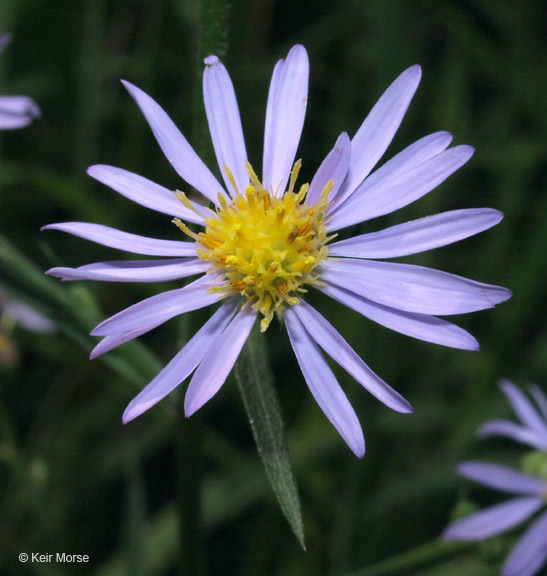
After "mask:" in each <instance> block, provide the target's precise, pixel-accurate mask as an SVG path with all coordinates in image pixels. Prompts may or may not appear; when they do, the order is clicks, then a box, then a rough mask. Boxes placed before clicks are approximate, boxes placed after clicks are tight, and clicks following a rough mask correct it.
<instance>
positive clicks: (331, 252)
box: [46, 46, 511, 457]
mask: <svg viewBox="0 0 547 576" xmlns="http://www.w3.org/2000/svg"><path fill="white" fill-rule="evenodd" d="M205 65H206V66H205V72H204V76H203V90H204V100H205V109H206V113H207V119H208V122H209V129H210V132H211V137H212V140H213V145H214V149H215V152H216V157H217V161H218V165H219V168H220V173H221V174H222V178H223V180H224V186H222V185H221V184H220V183H219V181H218V180H217V178H216V177H215V176H214V175H213V174H212V172H211V171H210V170H209V169H208V168H207V167H206V166H205V165H204V163H203V162H202V161H201V160H200V158H199V157H198V156H197V154H196V153H195V152H194V150H193V149H192V148H191V146H190V144H189V143H188V142H187V141H186V139H185V138H184V136H183V135H182V134H181V133H180V132H179V130H178V129H177V128H176V126H175V125H174V124H173V122H172V121H171V120H170V118H169V117H168V116H167V114H166V113H165V112H164V111H163V109H162V108H161V107H160V106H159V105H158V104H157V103H156V102H155V101H154V100H152V98H150V96H148V95H146V94H145V93H144V92H143V91H142V90H140V89H139V88H137V87H136V86H133V85H132V84H130V83H129V82H124V85H125V87H126V88H127V90H128V91H129V93H130V94H131V96H132V97H133V98H134V100H135V101H136V103H137V105H138V106H139V107H140V109H141V111H142V113H143V114H144V116H145V118H146V120H147V121H148V123H149V125H150V127H151V129H152V131H153V133H154V135H155V137H156V139H157V141H158V143H159V145H160V147H161V148H162V150H163V152H164V154H165V156H166V157H167V159H168V160H169V161H170V162H171V164H172V165H173V167H174V168H175V170H176V171H177V172H178V174H179V175H180V176H181V177H182V178H183V179H184V180H185V181H186V183H187V184H188V185H190V186H192V187H193V188H195V189H196V190H198V191H199V192H200V193H201V194H202V195H203V196H204V198H205V200H207V201H209V202H211V203H212V205H213V207H212V208H209V207H204V206H201V205H199V204H197V203H195V202H194V201H191V200H189V199H188V198H187V197H186V195H185V194H183V193H182V192H178V191H177V192H175V193H173V192H171V191H170V190H167V189H165V188H163V187H162V186H160V185H158V184H155V183H153V182H150V181H149V180H147V179H145V178H143V177H142V176H137V175H136V174H132V173H130V172H127V171H125V170H122V169H121V168H115V167H112V166H104V165H99V166H92V167H91V168H89V171H88V172H89V174H90V175H91V176H92V177H93V178H95V179H97V180H99V181H100V182H102V183H103V184H106V185H107V186H110V187H111V188H113V189H114V190H115V191H116V192H118V193H120V194H122V195H124V196H126V197H127V198H129V199H131V200H133V201H135V202H137V203H139V204H141V205H143V206H145V207H147V208H152V209H154V210H157V211H159V212H163V213H166V214H169V215H171V216H174V217H175V220H174V222H175V224H176V225H177V226H178V228H179V229H180V230H181V231H182V232H184V233H185V235H186V236H187V237H188V238H189V239H190V240H192V242H184V241H181V240H169V241H166V240H158V239H153V238H144V237H141V236H136V235H134V234H130V233H127V232H121V231H118V230H113V229H111V228H108V227H106V226H101V225H98V224H90V223H82V222H68V223H63V224H53V225H49V226H46V228H49V229H56V230H62V231H64V232H68V233H70V234H74V235H76V236H80V237H82V238H85V239H87V240H91V241H94V242H98V243H100V244H104V245H106V246H110V247H114V248H118V249H121V250H126V251H129V252H134V253H138V254H143V255H148V256H163V257H164V259H161V260H141V261H137V262H134V261H131V262H126V261H122V262H100V263H96V264H89V265H87V266H82V267H80V268H76V269H72V268H53V269H52V270H50V271H49V274H52V275H54V276H57V277H60V278H62V279H64V280H84V279H86V280H105V281H114V282H129V281H140V282H155V281H164V280H175V279H180V278H184V277H186V276H192V275H196V274H202V276H201V277H200V278H199V279H198V280H195V281H193V282H191V283H190V284H188V285H186V286H184V287H182V288H177V289H175V290H172V291H169V292H164V293H162V294H159V295H157V296H153V297H151V298H148V299H146V300H144V301H142V302H139V303H137V304H135V305H133V306H131V307H129V308H127V309H126V310H123V311H122V312H119V313H118V314H116V315H115V316H113V317H111V318H109V319H108V320H105V321H104V322H102V323H101V324H99V325H98V326H97V327H96V328H95V330H94V331H93V332H92V334H94V335H96V336H102V337H103V340H102V341H101V342H100V343H99V344H98V346H97V347H96V348H95V350H94V351H93V352H92V357H95V356H97V355H99V354H102V353H103V352H106V351H107V350H111V349H112V348H114V347H116V346H119V345H120V344H122V343H123V342H126V341H128V340H131V339H132V338H135V337H137V336H140V335H141V334H144V333H145V332H147V331H148V330H151V329H152V328H155V327H156V326H159V325H160V324H162V323H163V322H165V321H166V320H168V319H170V318H172V317H173V316H176V315H178V314H183V313H185V312H188V311H190V310H196V309H198V308H202V307H204V306H211V305H213V304H217V303H218V302H219V300H220V301H222V303H221V305H220V307H219V308H218V310H216V312H215V313H214V314H213V315H212V316H211V318H210V319H209V321H208V322H206V323H205V324H204V326H203V327H202V328H201V329H200V330H199V331H198V332H197V333H196V334H195V335H194V336H193V338H192V339H191V340H190V341H189V342H188V343H187V344H186V346H185V347H184V348H183V349H182V350H181V351H180V352H179V353H178V354H177V355H176V356H175V357H174V358H173V359H172V360H171V362H170V363H169V364H168V365H167V366H166V367H165V368H164V369H163V370H162V371H161V372H160V373H159V374H158V375H157V377H156V378H154V380H153V381H152V382H150V384H149V385H148V386H147V387H146V388H145V389H144V390H143V391H142V392H141V393H140V394H138V395H137V397H136V398H135V399H134V400H133V401H132V402H131V403H130V404H129V406H128V407H127V409H126V411H125V413H124V417H123V419H124V422H128V421H129V420H131V419H133V418H135V417H136V416H138V415H140V414H142V413H143V412H144V411H145V410H148V409H149V408H150V407H151V406H153V405H154V404H156V403H157V402H158V401H160V400H161V399H162V398H163V397H165V396H166V395H167V394H168V393H169V392H171V390H173V389H174V388H175V387H176V386H178V385H179V384H180V383H181V382H182V381H183V380H184V379H185V378H186V377H187V376H190V374H192V373H193V377H192V379H191V381H190V384H189V386H188V389H187V392H186V397H185V413H186V415H187V416H190V415H191V414H192V413H194V412H195V411H196V410H198V409H199V408H200V407H201V406H203V404H205V403H206V402H207V401H208V400H209V399H210V398H212V397H213V396H214V395H215V394H216V393H217V392H218V390H219V389H220V387H221V386H222V384H223V383H224V381H225V380H226V377H227V376H228V374H229V372H230V371H231V369H232V367H233V365H234V363H235V361H236V359H237V357H238V355H239V353H240V351H241V349H242V347H243V344H244V343H245V340H246V339H247V336H248V335H249V333H250V331H251V328H252V326H253V324H254V323H255V320H256V318H257V316H260V317H261V320H260V327H261V330H262V331H264V330H266V329H267V328H268V326H269V324H270V322H271V320H272V318H273V317H274V315H277V316H278V317H280V318H281V319H282V320H283V322H284V324H285V326H286V328H287V331H288V334H289V338H290V341H291V344H292V347H293V349H294V352H295V354H296V357H297V360H298V363H299V365H300V368H301V370H302V373H303V375H304V379H305V380H306V383H307V384H308V386H309V388H310V390H311V392H312V394H313V396H314V397H315V399H316V400H317V402H318V404H319V405H320V407H321V408H322V410H323V411H324V412H325V414H326V416H327V417H328V419H329V420H330V421H331V422H332V423H333V425H334V426H335V427H336V429H337V430H338V431H339V433H340V434H341V435H342V437H343V438H344V440H345V441H346V442H347V444H348V445H349V446H350V448H351V449H352V450H353V452H354V453H355V454H356V455H357V456H359V457H362V456H363V454H364V452H365V441H364V437H363V432H362V430H361V426H360V424H359V420H358V418H357V416H356V414H355V412H354V410H353V408H352V406H351V405H350V403H349V401H348V399H347V397H346V395H345V393H344V392H343V390H342V388H341V387H340V385H339V384H338V382H337V380H336V378H335V376H334V374H333V372H332V370H331V369H330V368H329V365H328V363H327V361H326V359H325V357H324V355H323V353H326V354H327V355H328V356H330V357H331V358H332V359H333V360H334V361H336V362H337V363H338V364H340V365H341V366H342V367H343V368H344V369H345V370H346V371H347V372H348V373H349V374H351V375H352V376H353V377H354V378H355V379H356V380H357V381H358V382H359V383H360V384H362V385H363V386H364V387H365V388H366V389H367V390H368V391H369V392H370V393H372V394H373V395H374V396H376V397H377V398H378V399H379V400H380V401H381V402H383V403H384V404H386V405H387V406H389V407H390V408H392V409H394V410H397V411H399V412H411V411H412V408H411V406H410V404H409V403H408V402H407V401H406V400H405V399H404V398H402V397H401V396H400V395H399V394H398V393H397V392H396V391H395V390H393V389H392V388H391V387H390V386H388V384H386V383H385V382H384V381H383V380H382V379H381V378H379V377H378V376H377V375H376V374H375V373H374V372H373V371H372V370H371V369H370V368H369V367H368V366H367V365H366V364H365V363H364V362H363V360H361V358H360V357H359V356H358V355H357V354H356V353H355V351H354V350H353V349H352V348H351V347H350V345H349V344H348V343H347V342H346V340H344V338H343V337H342V336H341V335H340V334H339V333H338V331H337V330H336V329H335V328H334V327H333V326H332V325H331V324H330V323H329V322H328V321H327V320H326V319H325V318H324V317H323V316H322V315H321V314H320V313H319V312H318V311H317V310H315V309H314V308H313V307H312V306H310V304H308V303H307V302H305V300H304V298H303V297H304V295H305V293H306V292H307V290H308V289H310V288H315V289H317V290H320V291H322V292H324V293H325V294H327V295H329V296H331V297H332V298H334V299H335V300H338V301H339V302H341V303H342V304H344V305H346V306H348V307H350V308H352V309H354V310H356V311H358V312H359V313H360V314H362V315H364V316H366V317H368V318H370V319H372V320H374V321H375V322H378V323H379V324H382V325H384V326H387V327H388V328H391V329H393V330H396V331H398V332H402V333H404V334H407V335H409V336H413V337H415V338H419V339H421V340H426V341H428V342H435V343H437V344H442V345H444V346H452V347H455V348H464V349H469V350H474V349H477V348H478V344H477V341H476V340H475V339H474V338H473V337H472V336H471V335H470V334H468V333H467V332H466V331H464V330H462V329H461V328H459V327H457V326H455V325H453V324H451V323H449V322H447V321H446V320H441V319H439V318H437V317H436V315H437V314H439V315H450V314H461V313H465V312H472V311H475V310H482V309H484V308H491V307H493V306H494V305H495V304H498V303H499V302H502V301H504V300H507V299H508V298H509V297H510V295H511V293H510V292H509V291H508V290H506V289H505V288H500V287H497V286H490V285H487V284H481V283H479V282H475V281H472V280H468V279H466V278H462V277H459V276H454V275H451V274H447V273H446V272H440V271H437V270H431V269H429V268H424V267H422V266H415V265H410V264H395V263H390V262H380V261H377V259H379V258H393V257H398V256H403V255H406V254H414V253H418V252H422V251H424V250H429V249H431V248H436V247H439V246H443V245H446V244H450V243H452V242H456V241H458V240H461V239H463V238H467V237H468V236H471V235H473V234H476V233H478V232H481V231H483V230H486V229H487V228H490V227H491V226H494V225H495V224H497V223H498V222H499V221H500V220H501V218H502V215H501V214H500V212H498V211H496V210H492V209H488V208H483V209H472V210H456V211H452V212H445V213H443V214H438V215H436V216H431V217H429V218H424V219H421V220H415V221H412V222H407V223H405V224H400V225H398V226H394V227H391V228H388V229H386V230H383V231H381V232H373V233H369V234H363V235H360V236H356V237H354V238H351V239H349V240H341V241H337V242H333V241H332V240H333V239H334V237H335V236H336V232H337V231H338V230H341V229H343V228H346V227H348V226H351V225H353V224H357V223H361V222H365V221H367V220H369V219H371V218H374V217H375V216H380V215H383V214H388V213H390V212H392V211H394V210H396V209H398V208H401V207H403V206H406V205H407V204H410V203H411V202H413V201H414V200H416V199H418V198H420V197H421V196H423V195H424V194H427V193H428V192H430V191H431V190H432V189H433V188H435V187H436V186H438V185H439V184H440V183H441V182H442V181H443V180H445V179H446V178H447V177H448V176H450V174H452V173H453V172H454V171H456V170H457V169H458V168H459V167H460V166H462V165H463V164H465V162H467V160H469V158H470V157H471V155H472V153H473V149H472V148H471V147H469V146H456V147H454V148H450V149H447V147H448V145H449V144H450V141H451V139H452V137H451V135H450V134H448V133H446V132H438V133H435V134H431V135H429V136H426V137H425V138H422V139H421V140H419V141H418V142H415V143H414V144H412V145H411V146H409V147H408V148H406V149H405V150H403V151H402V152H401V153H399V154H397V155H396V156H395V157H394V158H392V159H391V160H390V161H389V162H387V163H386V164H384V165H383V166H382V167H381V168H379V169H378V170H376V171H375V172H373V173H372V174H371V171H372V169H373V168H374V166H375V164H376V163H377V161H378V160H379V159H380V157H381V156H382V155H383V154H384V152H385V150H386V149H387V147H388V145H389V143H390V142H391V140H392V138H393V136H394V134H395V132H396V131H397V129H398V127H399V125H400V123H401V121H402V119H403V116H404V114H405V112H406V109H407V107H408V105H409V103H410V100H411V99H412V97H413V95H414V92H415V91H416V89H417V87H418V83H419V81H420V77H421V69H420V67H419V66H412V67H411V68H409V69H408V70H406V71H405V72H403V73H402V74H401V75H400V76H399V77H398V78H397V79H396V80H395V82H394V83H393V84H392V85H391V86H390V87H389V88H388V89H387V91H386V92H385V93H384V95H383V96H382V97H381V98H380V100H379V101H378V103H377V104H376V105H375V106H374V108H373V109H372V111H371V112H370V114H369V115H368V117H367V118H366V119H365V121H364V122H363V124H362V126H361V127H360V128H359V130H358V131H357V134H356V135H355V136H354V137H353V139H351V140H350V138H349V137H348V135H347V134H346V133H342V134H341V135H340V137H339V138H338V140H337V142H336V143H335V146H334V148H333V149H332V150H331V151H330V153H329V154H328V155H327V156H326V158H325V160H324V161H323V163H322V164H321V165H320V166H319V168H318V170H317V172H316V173H315V176H314V177H313V179H312V181H311V183H310V184H309V185H308V184H304V185H302V186H300V187H297V185H296V181H297V177H298V172H299V169H300V165H301V162H300V160H298V161H297V162H296V163H295V162H294V161H295V155H296V150H297V147H298V144H299V140H300V136H301V132H302V127H303V124H304V116H305V111H306V103H307V93H308V72H309V65H308V57H307V53H306V50H305V49H304V48H303V47H302V46H295V47H294V48H292V50H291V51H290V52H289V54H288V56H287V58H286V59H285V60H281V61H279V62H278V63H277V65H276V66H275V69H274V72H273V76H272V80H271V84H270V90H269V95H268V103H267V108H266V126H265V134H264V156H263V165H262V180H260V179H259V178H258V176H257V175H256V174H255V172H254V170H253V168H252V167H251V166H250V164H249V163H248V160H247V153H246V149H245V142H244V138H243V131H242V127H241V120H240V116H239V110H238V105H237V101H236V96H235V92H234V88H233V86H232V83H231V80H230V77H229V76H228V73H227V71H226V69H225V68H224V66H223V65H222V64H221V62H220V61H219V59H218V58H217V57H216V56H209V57H208V58H206V60H205ZM186 222H191V223H194V224H197V225H198V226H200V227H201V231H200V232H197V233H196V232H193V231H191V230H190V229H189V228H188V226H187V225H186Z"/></svg>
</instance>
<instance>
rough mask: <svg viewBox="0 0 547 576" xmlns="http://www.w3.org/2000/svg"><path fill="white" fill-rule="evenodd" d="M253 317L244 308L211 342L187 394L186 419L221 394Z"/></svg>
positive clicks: (251, 311)
mask: <svg viewBox="0 0 547 576" xmlns="http://www.w3.org/2000/svg"><path fill="white" fill-rule="evenodd" d="M256 316H257V311H256V310H253V308H251V307H250V306H248V307H247V308H244V309H243V310H241V311H240V312H239V313H238V314H237V315H236V316H235V317H234V319H233V320H232V321H231V322H230V324H229V325H228V327H227V328H226V329H225V330H224V331H223V332H222V334H220V336H217V337H216V339H215V340H213V341H212V342H211V345H210V348H209V350H208V351H207V353H206V354H205V356H204V358H203V360H202V361H201V362H200V364H199V366H198V369H197V370H196V372H195V373H194V376H193V377H192V380H191V381H190V384H189V385H188V390H187V391H186V396H185V398H184V413H185V415H186V416H187V417H188V416H191V415H192V414H193V413H194V412H195V411H196V410H199V408H201V407H202V406H203V405H204V404H205V403H206V402H208V401H209V400H210V399H211V398H212V397H213V396H214V395H215V394H216V393H217V392H218V391H219V390H220V388H221V387H222V385H223V384H224V382H225V381H226V378H227V377H228V374H229V373H230V371H231V370H232V368H233V366H234V364H235V362H236V360H237V358H238V356H239V353H240V352H241V349H242V348H243V345H244V344H245V341H246V340H247V337H248V336H249V333H250V332H251V329H252V327H253V324H254V322H255V319H256Z"/></svg>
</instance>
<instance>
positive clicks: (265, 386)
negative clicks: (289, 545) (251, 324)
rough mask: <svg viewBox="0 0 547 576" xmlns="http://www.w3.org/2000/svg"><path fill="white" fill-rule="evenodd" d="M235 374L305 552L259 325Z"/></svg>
mask: <svg viewBox="0 0 547 576" xmlns="http://www.w3.org/2000/svg"><path fill="white" fill-rule="evenodd" d="M235 375H236V379H237V382H238V385H239V389H240V391H241V395H242V397H243V403H244V404H245V410H246V411H247V415H248V417H249V422H250V424H251V429H252V431H253V436H254V439H255V442H256V445H257V448H258V453H259V454H260V457H261V459H262V463H263V464H264V468H265V470H266V475H267V476H268V480H269V481H270V483H271V485H272V488H273V491H274V493H275V495H276V497H277V500H278V502H279V505H280V506H281V510H282V511H283V514H284V515H285V517H286V518H287V520H288V522H289V524H290V526H291V528H292V530H293V532H294V534H295V536H296V537H297V538H298V541H299V542H300V544H301V545H302V548H304V549H305V548H306V546H305V544H304V523H303V521H302V512H301V508H300V497H299V495H298V489H297V486H296V481H295V479H294V475H293V471H292V466H291V462H290V458H289V450H288V447H287V441H286V437H285V430H284V427H283V419H282V417H281V409H280V406H279V401H278V398H277V394H276V391H275V388H274V385H273V376H272V373H271V370H270V364H269V358H268V349H267V345H266V340H265V338H264V337H263V336H261V335H260V333H259V331H258V324H256V325H255V328H254V329H253V331H252V332H251V335H250V336H249V338H248V339H247V342H246V344H245V347H244V348H243V351H242V353H241V356H240V358H239V360H238V361H237V363H236V366H235Z"/></svg>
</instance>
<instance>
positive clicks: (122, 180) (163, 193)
mask: <svg viewBox="0 0 547 576" xmlns="http://www.w3.org/2000/svg"><path fill="white" fill-rule="evenodd" d="M87 173H88V174H89V175H90V176H91V177H92V178H95V180H98V181H99V182H101V183H102V184H105V185H106V186H109V187H110V188H112V190H115V191H116V192H118V193H119V194H121V195H122V196H125V197H126V198H128V199H129V200H132V201H133V202H136V203H137V204H140V205H141V206H144V207H145V208H150V210H155V211H156V212H161V213H162V214H168V215H169V216H177V217H178V218H181V219H182V220H186V221H187V222H195V223H196V224H203V218H202V217H201V216H199V215H198V214H196V213H195V212H192V210H189V209H188V208H186V206H184V205H183V204H182V202H180V201H179V200H177V198H176V196H175V194H174V192H172V191H171V190H168V189H167V188H164V187H163V186H160V185H159V184H156V183H155V182H152V181H151V180H148V179H146V178H144V177H142V176H139V175H138V174H133V173H132V172H128V171H127V170H123V169H122V168H116V167H115V166H106V165H104V164H96V165H95V166H90V167H89V168H88V169H87ZM192 204H193V205H194V206H196V208H197V209H198V210H200V212H206V211H207V208H205V207H203V206H199V205H198V204H197V203H195V202H192Z"/></svg>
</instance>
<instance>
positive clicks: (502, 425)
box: [443, 381, 547, 576]
mask: <svg viewBox="0 0 547 576" xmlns="http://www.w3.org/2000/svg"><path fill="white" fill-rule="evenodd" d="M501 388H502V390H503V392H504V393H505V395H506V396H507V398H508V399H509V402H510V403H511V406H512V407H513V410H514V412H515V414H516V416H517V418H518V419H519V420H520V422H518V423H517V422H513V421H509V420H494V421H491V422H487V423H486V424H484V425H483V426H482V427H481V428H480V429H479V435H481V436H483V437H485V436H505V437H507V438H511V439H512V440H515V441H517V442H519V443H521V444H526V445H528V446H530V447H531V448H533V449H534V452H532V453H529V454H528V455H527V457H526V458H524V459H523V464H524V466H523V467H524V471H519V470H515V469H512V468H508V467H506V466H500V465H497V464H490V463H486V462H463V463H462V464H460V465H459V466H458V468H457V470H458V473H459V474H460V475H461V476H463V477H464V478H468V479H469V480H473V481H474V482H478V483H479V484H483V485H484V486H488V487H489V488H494V489H495V490H499V491H500V492H505V493H507V494H513V495H515V496H516V498H513V499H511V500H509V501H507V502H504V503H502V504H497V505H495V506H491V507H489V508H486V509H485V510H482V511H480V512H476V513H474V514H471V515H470V516H467V517H465V518H462V519H460V520H457V521H456V522H454V523H453V524H452V525H450V526H449V527H448V528H447V529H446V531H445V532H444V534H443V537H444V538H445V539H446V540H484V539H486V538H491V537H492V536H496V535H498V534H502V533H504V532H506V531H507V530H510V529H511V528H513V527H515V526H517V525H518V524H521V523H522V522H524V521H526V520H528V519H529V518H531V517H532V516H533V515H534V514H536V512H538V511H539V510H542V509H543V512H542V514H541V515H540V516H539V518H537V519H535V520H534V522H533V523H532V524H531V525H530V527H529V528H528V529H527V530H526V531H525V533H524V535H523V536H522V538H521V539H520V540H519V541H518V542H517V544H516V545H515V547H514V548H513V550H512V551H511V553H510V554H509V556H508V558H507V560H506V562H505V564H504V566H503V568H502V570H501V575H502V576H533V575H534V574H536V573H537V571H538V570H539V569H540V568H541V567H542V566H543V565H545V563H546V562H547V396H545V394H544V393H543V392H542V391H541V390H540V389H539V388H538V387H537V386H530V387H529V392H530V394H531V396H532V397H533V399H534V400H535V402H536V405H537V406H534V404H533V403H532V402H531V401H530V400H529V399H528V398H527V397H526V396H525V395H524V394H523V393H522V392H521V391H520V390H519V389H518V388H516V387H515V386H514V385H513V384H512V383H511V382H508V381H503V382H502V383H501Z"/></svg>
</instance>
